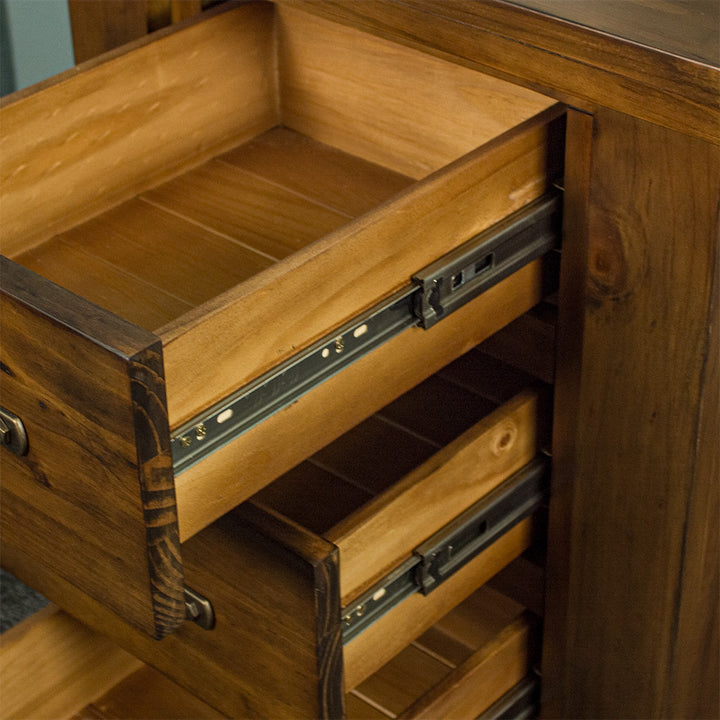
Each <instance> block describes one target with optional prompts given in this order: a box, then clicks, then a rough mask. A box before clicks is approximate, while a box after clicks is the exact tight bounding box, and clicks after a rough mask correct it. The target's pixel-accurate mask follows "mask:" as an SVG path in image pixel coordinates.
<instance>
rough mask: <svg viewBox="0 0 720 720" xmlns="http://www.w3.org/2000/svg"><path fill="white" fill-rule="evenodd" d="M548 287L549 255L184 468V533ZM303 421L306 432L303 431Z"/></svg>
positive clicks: (179, 486) (180, 479) (179, 482)
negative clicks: (232, 470)
mask: <svg viewBox="0 0 720 720" xmlns="http://www.w3.org/2000/svg"><path fill="white" fill-rule="evenodd" d="M542 294H543V282H542V263H541V262H535V263H532V264H531V265H528V266H526V267H525V268H524V269H522V270H520V271H519V272H518V273H516V274H515V275H513V276H512V277H510V278H507V279H506V280H504V281H503V282H501V283H499V284H498V285H496V286H495V287H494V288H491V289H490V290H489V291H488V292H487V293H485V294H484V295H483V296H481V297H480V298H477V299H476V300H474V301H473V302H471V303H468V305H466V306H465V307H463V308H461V309H460V310H458V311H457V312H456V313H454V314H453V315H451V316H448V318H447V319H446V320H444V321H443V322H442V323H438V324H437V325H435V326H434V327H433V328H431V329H430V330H429V331H423V330H420V329H419V328H411V329H409V330H407V331H405V332H404V333H402V334H400V335H398V336H397V337H395V338H393V339H392V340H390V341H388V342H387V343H385V344H384V345H382V346H381V347H379V348H377V349H376V350H374V351H373V352H372V353H369V354H368V355H366V356H365V357H363V358H361V359H359V360H358V361H356V362H355V363H353V364H352V365H350V366H349V367H347V368H346V369H345V370H343V372H342V373H339V374H338V375H335V376H334V377H332V378H330V379H328V380H327V381H326V382H324V383H322V384H321V385H320V386H318V387H316V388H314V389H313V390H312V391H310V392H309V393H307V394H306V395H304V396H303V397H301V398H299V399H298V400H297V402H295V403H293V404H292V405H290V406H289V407H287V408H285V409H284V410H282V411H280V412H278V413H276V414H275V415H273V416H271V417H269V418H268V419H267V420H265V421H264V422H262V423H261V424H259V425H257V426H256V427H254V428H252V429H250V430H248V431H247V432H246V433H244V434H243V435H241V436H240V437H238V438H237V439H236V440H234V441H233V442H232V443H229V444H228V445H225V446H224V447H222V448H220V449H219V450H217V451H216V452H215V453H213V454H212V455H211V456H210V457H208V458H206V459H205V460H204V461H203V462H202V463H198V464H197V465H195V466H193V467H191V468H189V469H188V470H186V471H185V472H183V473H182V474H180V475H178V476H177V477H176V478H175V487H176V493H177V502H178V518H179V524H180V535H181V537H182V538H183V539H186V538H188V537H191V536H192V535H194V534H195V533H196V532H198V531H199V530H200V529H202V528H203V527H205V526H207V525H208V524H209V523H211V522H212V521H213V520H214V519H216V518H217V517H219V516H220V515H222V514H223V513H224V512H227V511H228V510H229V509H230V508H231V507H233V506H234V505H236V504H237V503H239V502H241V501H243V500H245V499H247V498H248V497H249V496H250V495H252V494H254V493H255V492H257V491H258V490H260V488H262V487H263V486H264V485H266V484H267V483H268V482H270V481H272V480H274V479H275V478H277V477H279V476H280V475H282V474H283V473H284V472H287V471H288V470H290V469H291V468H292V467H294V466H295V465H296V464H297V463H299V462H301V461H302V460H304V459H305V458H307V457H308V456H309V455H312V454H313V453H315V452H317V451H318V450H319V449H320V448H321V447H323V446H324V445H326V444H327V443H328V442H329V441H331V440H332V439H335V438H337V437H339V436H340V435H342V434H343V433H344V432H346V431H347V430H349V429H350V428H351V427H353V426H354V425H356V424H357V423H358V422H360V420H362V419H363V418H365V417H368V416H369V415H372V413H374V412H376V411H377V410H379V409H380V408H381V407H383V406H384V405H386V404H387V403H388V402H389V401H390V400H393V399H394V398H396V397H397V396H398V395H400V394H402V393H403V392H405V391H407V390H409V389H410V388H411V387H412V386H413V385H415V384H417V383H418V382H419V381H421V380H422V379H424V378H426V377H427V376H428V375H430V374H431V373H433V372H435V371H437V370H439V369H440V368H441V367H442V366H443V365H445V364H447V363H449V362H450V361H452V360H454V359H455V358H456V357H458V356H460V355H462V354H463V353H464V352H467V351H468V350H470V349H471V348H472V347H473V346H474V345H475V344H477V343H479V342H481V341H482V340H484V339H485V338H486V337H488V336H489V335H491V334H492V333H493V332H495V331H496V330H498V329H499V328H500V327H502V326H503V325H504V324H506V323H507V322H509V321H510V320H512V319H513V318H515V317H517V316H518V315H519V314H521V313H523V312H525V311H527V310H528V309H529V308H531V307H532V306H533V305H535V304H536V303H537V302H539V300H540V299H541V298H542ZM468 329H470V332H468ZM300 426H302V428H303V432H302V433H298V432H297V428H298V427H300ZM269 448H272V451H271V450H270V449H269ZM229 467H241V468H242V473H241V475H240V480H232V479H231V480H230V481H229V478H228V471H227V468H229ZM233 477H234V476H231V478H233Z"/></svg>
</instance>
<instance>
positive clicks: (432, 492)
mask: <svg viewBox="0 0 720 720" xmlns="http://www.w3.org/2000/svg"><path fill="white" fill-rule="evenodd" d="M537 414H538V406H537V398H536V396H535V395H534V394H531V393H527V394H525V395H521V396H519V397H518V398H516V399H515V400H514V401H511V402H510V403H508V405H505V406H503V407H502V408H499V409H498V410H496V411H495V412H493V413H491V414H490V415H488V416H487V417H486V418H484V419H483V420H482V421H480V422H479V423H478V424H477V425H475V426H473V427H472V428H470V429H469V430H467V431H466V432H465V433H463V434H462V435H461V436H460V437H459V438H458V439H457V440H455V441H453V442H451V443H450V444H449V445H447V446H445V447H444V448H442V449H441V450H440V451H438V452H437V453H435V454H434V455H433V456H432V457H431V458H430V459H429V460H428V461H427V462H425V463H423V464H422V465H420V466H419V467H417V468H416V469H415V470H413V471H412V472H410V473H408V474H407V475H406V476H405V477H403V478H402V479H401V480H400V481H399V482H398V483H396V484H395V485H393V486H392V488H389V489H388V490H387V491H385V492H384V493H383V494H382V495H379V496H378V497H377V498H375V499H373V500H371V501H370V502H368V503H366V504H365V505H364V506H363V507H362V508H361V509H360V510H359V511H358V512H356V513H354V514H353V515H351V516H350V517H348V518H346V519H345V520H344V521H342V522H341V523H340V524H339V525H337V526H336V527H334V528H333V529H331V530H330V531H329V532H328V533H326V535H325V537H327V539H328V540H330V541H331V542H333V543H334V544H335V545H337V546H338V548H339V549H340V558H341V560H342V564H341V568H340V589H341V602H342V604H343V605H347V604H348V603H349V602H350V600H351V599H352V598H353V597H355V596H357V594H358V593H359V592H360V591H361V590H362V589H363V588H364V587H366V586H368V584H370V583H371V581H373V580H374V579H377V576H378V574H382V573H384V572H386V571H387V569H388V568H392V567H394V566H396V565H397V564H399V561H400V560H401V559H402V558H403V557H406V556H407V555H409V554H410V553H411V552H412V550H413V548H415V547H416V546H417V545H419V544H420V543H421V542H422V541H423V540H425V539H427V538H428V537H430V535H432V534H433V533H434V532H436V531H438V530H440V529H441V528H442V527H443V526H444V525H445V524H447V523H448V522H450V520H452V519H453V518H454V517H456V516H457V515H458V514H460V512H462V511H463V510H464V509H465V508H467V507H469V506H470V505H472V504H473V503H474V502H476V501H477V500H479V499H480V498H481V497H483V496H484V495H486V494H487V493H489V492H490V491H491V490H492V489H493V488H495V487H497V486H498V485H499V484H500V483H501V482H502V481H503V480H504V479H506V478H507V477H509V476H510V475H511V474H512V473H513V472H515V471H517V470H519V469H520V468H521V467H522V466H523V465H525V464H527V463H528V462H530V460H532V458H533V457H534V456H535V455H536V453H537V437H538V436H537V431H536V425H537V423H538V417H537ZM398 518H403V522H402V523H401V524H399V523H398Z"/></svg>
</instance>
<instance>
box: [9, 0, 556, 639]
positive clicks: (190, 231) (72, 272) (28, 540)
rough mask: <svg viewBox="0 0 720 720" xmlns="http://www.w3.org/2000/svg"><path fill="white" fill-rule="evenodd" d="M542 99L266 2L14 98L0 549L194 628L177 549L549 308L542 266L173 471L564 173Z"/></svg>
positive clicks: (159, 630)
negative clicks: (180, 457)
mask: <svg viewBox="0 0 720 720" xmlns="http://www.w3.org/2000/svg"><path fill="white" fill-rule="evenodd" d="M551 105H552V104H551V102H550V101H548V100H547V99H546V98H543V97H541V96H538V95H536V94H534V93H532V92H528V91H525V90H522V89H519V88H516V87H513V86H511V85H508V84H507V83H504V82H501V81H498V80H495V79H492V78H488V77H485V76H483V75H482V74H480V73H477V72H475V71H473V70H470V69H468V68H464V67H460V66H457V65H453V64H452V63H448V62H445V61H443V60H440V59H437V58H434V57H431V56H428V55H425V54H423V53H421V52H418V51H416V50H412V49H409V48H405V47H402V46H398V45H395V44H393V43H390V42H387V41H385V40H381V39H379V38H375V37H372V36H369V35H365V34H363V33H361V32H358V31H356V30H352V29H349V28H346V27H342V26H340V25H335V24H333V23H331V22H327V21H325V20H321V19H318V18H316V17H314V16H312V15H309V14H306V13H304V12H301V11H299V10H296V9H293V8H291V7H284V6H281V7H279V8H276V7H275V6H274V5H272V4H266V3H249V4H244V5H242V6H240V7H237V8H235V9H232V10H230V11H227V12H218V13H216V14H215V15H213V16H211V17H210V18H209V19H207V20H204V21H202V22H200V23H197V24H194V25H190V26H188V27H185V28H184V29H182V30H180V31H178V32H174V33H169V34H160V35H159V36H158V38H157V39H154V40H151V41H149V42H144V43H140V44H139V45H137V46H135V47H134V48H132V49H130V50H128V51H127V52H123V53H120V54H113V55H110V56H108V57H107V58H105V59H104V60H103V61H102V62H100V63H99V64H94V65H92V66H89V67H86V68H80V69H79V70H78V71H72V72H70V73H68V74H66V75H64V76H61V77H60V78H59V79H58V81H57V82H55V83H52V84H50V85H48V86H46V87H41V88H39V89H38V90H37V91H36V92H33V93H29V94H28V93H20V94H19V95H17V96H15V97H11V98H10V99H9V100H8V101H6V102H5V103H4V105H3V107H2V110H0V113H1V115H0V123H1V125H2V133H3V138H2V141H3V146H2V174H3V182H2V198H1V201H2V212H3V228H2V248H1V249H2V252H3V254H4V256H5V257H3V259H2V263H3V264H2V278H1V279H2V295H1V300H2V322H3V343H2V358H1V361H2V370H3V372H2V373H0V381H1V382H2V397H3V401H2V402H3V407H5V408H6V409H7V410H8V411H10V412H11V413H13V414H14V416H16V417H17V418H19V420H20V421H21V422H22V424H23V427H24V431H25V432H26V439H27V447H26V448H22V450H23V451H22V452H20V454H18V455H13V454H11V453H8V452H4V453H3V454H4V457H3V465H4V467H3V486H2V493H3V498H2V499H3V502H2V533H3V541H4V543H6V545H8V546H12V547H16V548H18V550H21V551H22V552H23V553H26V554H28V555H29V556H31V557H32V558H34V560H35V561H37V562H38V563H40V564H44V566H45V567H46V568H47V569H48V573H50V574H57V575H59V576H60V577H62V578H63V579H65V580H69V581H70V582H71V583H73V584H74V585H76V586H77V587H78V588H79V589H81V590H82V591H83V592H85V593H87V594H88V595H90V596H91V597H93V598H95V599H96V600H98V601H99V602H101V603H103V604H105V605H106V606H107V607H109V608H110V609H111V610H112V611H113V612H115V613H116V614H118V615H119V616H120V617H123V618H124V619H126V620H128V621H129V622H130V623H131V624H133V625H134V626H135V627H137V628H140V629H141V630H143V631H144V632H146V633H148V634H150V635H152V636H156V637H161V636H164V635H165V634H167V633H168V632H171V631H172V630H173V629H175V628H176V627H177V626H178V625H179V624H180V623H181V622H182V620H183V618H184V616H185V602H184V594H183V592H184V591H183V551H182V550H181V547H180V542H181V541H182V540H184V539H187V538H190V537H191V536H193V535H195V534H196V533H197V532H198V531H200V530H201V529H202V528H204V527H206V526H207V525H208V524H210V523H211V522H213V521H214V520H215V519H216V518H218V517H220V516H222V515H223V514H224V513H226V512H227V511H228V510H230V509H231V508H232V507H234V506H235V505H236V504H238V503H239V502H241V501H243V500H245V499H246V498H247V497H249V496H250V495H252V494H253V493H255V492H256V491H258V490H259V489H260V488H262V487H263V486H265V485H267V484H268V483H269V482H270V481H271V480H273V479H275V478H276V477H278V476H279V475H281V474H282V473H284V472H286V471H287V470H289V469H290V468H291V467H293V466H294V465H296V464H297V463H298V462H300V461H301V460H302V459H304V458H306V457H307V456H308V455H310V454H312V453H313V452H315V451H316V450H318V449H319V448H320V447H322V446H324V445H326V444H327V443H328V442H329V441H330V440H331V439H333V438H335V437H338V436H340V435H341V434H342V433H343V432H345V431H346V430H348V429H349V428H350V427H352V426H353V425H355V424H357V423H358V422H359V421H361V420H362V419H363V418H366V417H368V416H369V415H371V414H372V413H373V412H375V411H376V410H378V409H379V408H380V407H382V406H383V405H384V404H386V403H387V402H389V401H390V400H392V399H393V398H395V397H397V396H398V395H399V394H400V393H402V392H403V391H404V390H406V389H408V388H410V387H412V386H413V385H416V384H417V383H418V382H420V381H421V380H423V379H424V378H425V377H427V376H428V375H430V374H431V373H432V372H433V371H434V370H436V369H438V368H439V367H441V366H442V365H444V364H445V363H447V362H449V361H450V360H452V359H453V358H454V357H457V356H458V355H460V354H461V353H462V352H464V351H465V350H467V349H468V348H469V347H471V346H472V345H474V344H475V343H477V342H479V341H481V340H482V339H483V338H484V337H487V336H488V335H490V334H491V333H492V332H494V331H495V330H497V329H498V328H500V327H502V326H503V325H505V324H506V323H508V322H509V321H511V320H512V319H513V318H515V317H517V316H518V315H520V314H521V313H523V312H524V311H525V310H527V309H528V308H530V307H532V306H533V305H534V304H535V303H537V302H538V300H539V299H540V297H541V296H542V293H543V279H544V274H543V269H544V267H545V265H546V262H545V260H544V259H542V258H537V259H534V260H532V261H531V262H528V263H527V264H525V265H523V266H522V267H521V268H520V269H518V270H517V272H514V273H513V274H511V275H510V276H509V277H506V278H505V279H503V280H502V281H500V282H498V283H497V284H495V285H493V286H492V287H491V288H490V289H488V290H487V292H485V293H484V294H482V295H480V296H479V297H477V298H475V299H474V300H472V301H471V302H469V303H468V304H467V305H465V306H464V307H462V308H461V309H460V310H458V311H457V312H456V313H453V314H452V315H450V316H448V317H447V319H444V320H443V321H442V322H440V323H438V324H437V325H433V326H432V327H429V329H426V330H425V329H420V328H418V327H417V324H418V322H420V320H418V322H414V326H410V325H409V324H408V325H407V327H406V326H405V325H404V326H403V329H402V331H401V332H398V333H397V334H396V335H394V336H393V337H392V339H389V340H388V341H387V342H386V343H385V344H384V345H382V346H380V347H378V348H377V349H374V350H373V352H369V353H368V354H367V355H365V356H364V357H362V358H361V359H359V360H357V362H355V363H354V364H353V365H351V366H349V367H348V368H347V369H345V370H343V372H342V373H340V374H339V375H335V376H334V377H332V378H331V379H329V380H327V381H326V382H323V383H320V384H318V385H317V386H313V388H312V389H310V390H309V392H307V393H306V394H305V395H303V396H302V397H301V398H296V397H293V398H291V399H290V400H288V401H287V402H286V403H285V404H286V405H287V407H285V408H284V409H282V410H281V411H278V412H275V413H274V414H272V416H271V417H268V418H267V419H265V420H264V421H263V422H258V423H256V424H250V425H249V426H248V427H247V428H243V432H242V433H239V434H238V435H237V437H231V438H224V440H223V442H222V443H220V444H219V445H218V447H217V449H216V450H215V451H214V452H212V453H209V454H207V455H205V454H203V455H202V457H201V458H200V460H199V461H197V458H196V459H195V460H196V461H194V462H193V463H191V464H188V465H187V467H186V466H185V465H183V466H182V472H179V471H178V464H177V454H178V453H182V448H183V447H188V446H189V447H191V448H195V447H198V446H203V447H209V443H207V441H206V437H207V433H208V432H209V431H210V430H212V429H213V428H215V427H216V426H217V425H219V424H220V417H227V413H226V410H227V408H226V407H225V405H224V403H226V402H229V401H230V399H237V397H238V393H240V395H241V396H242V393H243V392H244V390H243V389H244V388H248V387H251V386H253V384H254V383H257V382H259V379H261V378H264V377H266V375H267V374H271V375H272V374H273V373H274V372H275V371H274V368H277V367H278V366H282V364H283V363H290V362H292V361H293V358H295V357H296V356H297V355H298V353H300V354H302V353H303V352H306V353H307V352H311V351H312V350H313V348H320V349H318V351H317V352H318V353H320V355H321V357H324V353H325V351H326V350H327V352H328V354H330V355H332V356H333V357H334V356H335V355H340V354H342V353H343V349H344V348H345V347H346V343H344V341H343V337H344V336H343V333H344V332H345V330H344V328H350V335H349V336H348V338H347V339H352V337H354V336H355V333H356V332H359V333H360V334H362V332H361V329H362V328H363V327H365V326H366V322H365V321H364V320H362V321H358V322H357V323H355V322H354V319H355V318H364V317H366V316H365V315H363V313H368V312H370V311H371V310H372V309H373V308H376V307H377V306H382V305H383V303H388V302H390V301H391V300H394V299H396V298H397V297H398V293H399V294H400V295H401V296H402V297H407V296H406V295H404V293H405V289H406V288H413V287H415V286H414V285H412V283H411V278H412V277H413V276H414V275H417V273H419V272H421V271H422V270H423V269H424V268H427V267H432V265H433V263H435V262H436V261H438V259H439V258H441V257H443V256H446V255H448V254H452V253H453V252H456V251H457V249H458V248H459V247H460V246H463V245H464V243H466V242H467V241H468V240H470V239H471V238H473V237H474V236H476V235H478V234H482V233H484V232H492V230H491V229H492V228H495V227H496V224H497V223H503V222H504V219H505V218H507V217H508V216H511V215H512V214H513V213H515V212H520V213H523V212H524V209H525V208H527V207H534V205H533V203H535V202H536V201H537V200H538V198H540V197H541V196H543V195H544V194H545V193H546V192H547V191H548V189H549V188H550V186H551V184H552V181H553V180H554V179H555V178H556V177H557V176H558V175H559V174H560V164H561V156H562V152H561V149H560V145H561V142H562V127H561V120H562V118H561V117H560V115H561V108H557V107H553V106H551ZM532 242H533V238H532V237H531V238H530V239H529V240H528V243H529V244H532ZM530 259H532V258H530ZM486 260H487V262H486ZM493 262H494V260H493V253H492V252H490V253H487V254H486V256H485V259H484V260H483V261H482V262H480V261H478V262H476V263H475V264H473V265H471V266H469V267H473V268H475V270H474V271H473V272H476V273H477V274H484V272H485V270H486V269H487V268H490V266H491V265H492V264H493ZM511 265H512V263H511ZM508 267H509V266H508ZM513 269H515V266H513ZM467 272H468V270H467V268H465V269H461V270H460V271H458V272H453V273H452V274H451V275H450V276H448V278H447V282H448V283H451V284H454V283H455V282H457V283H458V284H459V285H462V284H464V282H465V277H466V275H465V274H466V273H467ZM464 273H465V274H464ZM498 277H501V276H498ZM431 282H432V281H431ZM430 290H432V287H431V288H430V289H429V290H428V291H427V292H425V290H424V289H423V290H422V292H423V293H424V294H423V297H424V298H425V299H426V300H427V301H428V302H430V303H431V301H432V299H433V296H432V295H431V292H430ZM431 304H432V303H431ZM426 324H429V323H426ZM318 343H319V345H318ZM323 343H324V344H323ZM347 355H348V353H347V352H346V353H345V355H344V356H343V357H346V356H347ZM223 413H225V415H223ZM299 427H302V432H298V428H299ZM178 448H179V449H178ZM11 569H12V570H13V572H15V574H17V575H18V576H20V577H23V569H22V568H20V567H13V568H11ZM39 589H41V590H43V591H44V592H47V591H46V590H45V589H44V588H42V587H41V588H39Z"/></svg>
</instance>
